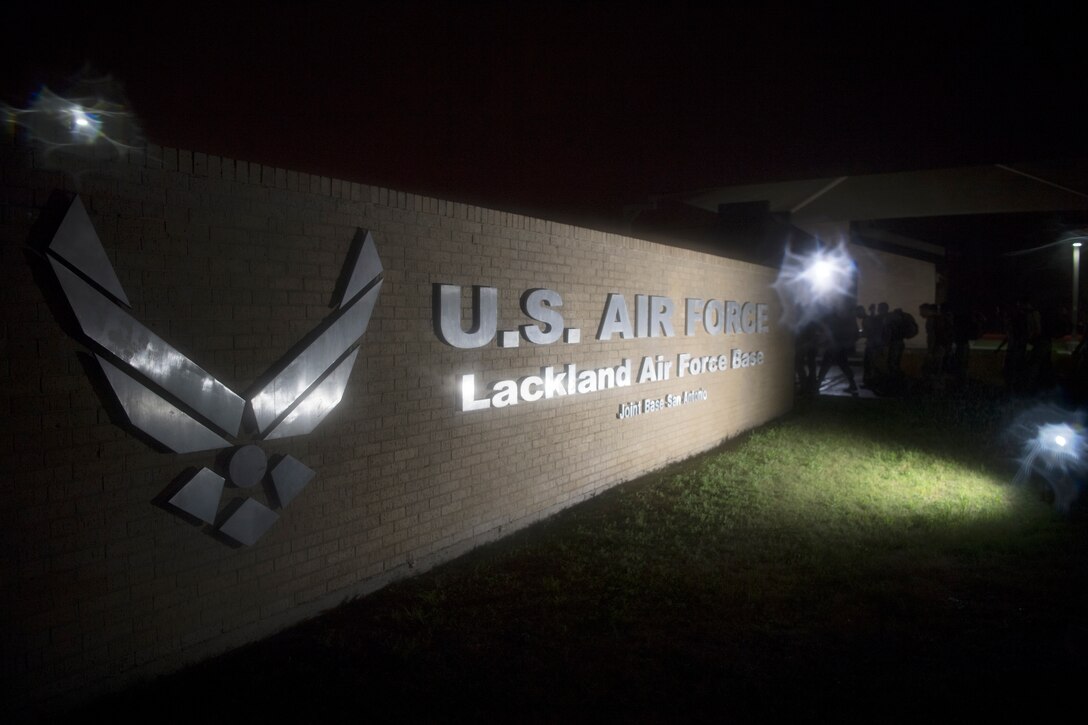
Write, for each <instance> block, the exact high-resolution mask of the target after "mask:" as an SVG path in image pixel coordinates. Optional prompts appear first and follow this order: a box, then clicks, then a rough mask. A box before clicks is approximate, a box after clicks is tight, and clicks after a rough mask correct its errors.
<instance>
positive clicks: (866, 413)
mask: <svg viewBox="0 0 1088 725" xmlns="http://www.w3.org/2000/svg"><path fill="white" fill-rule="evenodd" d="M1012 412H1013V407H1012V404H1011V403H1008V402H1006V401H1003V400H1001V399H999V398H997V397H991V396H988V395H986V394H984V393H976V394H974V395H972V396H966V397H946V398H941V399H938V398H918V399H897V400H860V401H859V400H851V399H845V398H840V399H819V400H816V401H814V402H812V403H811V404H808V405H806V406H805V407H802V408H799V409H798V410H797V411H795V412H794V413H793V414H791V415H790V416H789V417H787V418H786V419H784V420H781V421H779V422H777V423H774V424H772V425H769V426H766V427H764V428H762V429H760V430H758V431H755V432H753V433H751V434H749V435H747V436H744V437H743V438H742V439H740V440H737V441H734V442H731V443H730V444H728V445H726V446H724V447H722V448H721V449H719V450H717V451H714V452H712V453H709V454H706V455H703V456H700V457H699V458H697V459H695V460H691V461H687V462H684V463H682V464H677V465H675V466H672V467H670V468H669V469H667V470H663V471H659V472H657V473H655V474H652V475H650V476H647V477H645V478H643V479H641V480H638V481H633V482H631V483H628V484H625V485H623V486H620V487H617V488H615V489H613V490H611V491H609V492H607V493H604V494H602V495H600V496H598V497H597V498H595V499H594V500H592V501H590V502H587V503H585V504H583V505H580V506H578V507H575V508H573V509H570V510H568V511H566V512H564V513H562V514H560V515H558V516H556V517H553V518H552V519H550V520H548V521H545V522H543V523H541V524H538V525H536V526H533V527H531V528H530V529H527V530H525V531H522V532H519V533H517V534H515V535H513V536H510V537H508V538H506V539H504V540H502V541H500V542H498V543H495V544H493V545H489V546H486V547H483V548H481V549H479V550H477V551H475V552H473V553H471V554H470V555H468V556H465V557H463V558H461V559H459V560H457V561H454V562H451V563H449V564H446V565H444V566H441V567H439V568H436V569H434V570H432V571H430V572H427V573H424V574H422V575H420V576H417V577H415V578H413V579H411V580H407V581H403V582H400V583H397V584H394V585H391V586H389V587H387V588H386V589H384V590H382V591H380V592H378V593H376V594H374V595H372V596H370V597H367V598H365V599H362V600H359V601H355V602H350V603H347V604H345V605H343V606H341V607H339V608H338V609H336V610H334V611H332V612H329V613H328V614H326V615H324V616H322V617H320V618H318V619H315V620H311V621H309V622H306V623H303V624H301V625H299V626H296V627H294V628H292V629H290V630H287V631H285V632H283V633H281V634H279V635H277V636H276V637H273V638H271V639H269V640H266V641H263V642H260V643H257V644H254V645H251V646H248V647H245V648H243V649H241V650H238V651H235V652H232V653H230V654H227V655H225V656H223V657H220V658H217V659H215V660H212V661H209V662H206V663H203V664H201V665H199V666H196V667H194V668H190V669H188V670H186V671H183V672H181V673H178V674H176V675H173V676H170V677H167V678H162V679H160V680H157V681H155V682H152V683H149V684H147V685H142V686H140V687H136V688H133V689H132V690H130V691H128V692H126V693H124V694H122V695H121V696H118V697H112V698H109V699H107V700H104V701H100V702H98V703H95V704H94V705H93V707H92V708H90V709H93V710H96V711H98V712H101V713H103V714H106V713H108V715H106V716H107V717H109V718H110V719H111V720H114V721H116V720H117V719H118V717H120V718H121V719H124V720H126V721H127V720H129V719H131V720H132V721H146V722H162V721H164V720H166V721H175V720H176V721H178V722H183V721H184V722H192V721H194V719H195V720H196V721H198V722H199V721H209V720H211V721H238V720H239V718H244V719H245V721H247V722H255V723H260V722H266V721H269V720H271V721H291V722H316V721H322V720H332V721H335V722H342V721H345V720H348V721H353V722H354V721H360V722H362V721H366V720H369V719H372V718H377V719H379V720H393V721H400V720H410V721H415V720H434V721H445V720H463V719H474V720H480V721H495V722H523V721H548V722H567V721H572V720H573V721H587V720H599V719H602V718H603V719H605V720H612V721H639V722H643V721H651V722H672V721H677V720H693V719H697V720H713V721H728V720H731V719H736V720H742V721H764V720H767V719H775V720H778V719H784V718H785V717H787V716H795V715H800V716H802V717H806V718H820V719H823V718H829V717H833V716H836V717H842V716H846V717H849V718H851V719H852V720H859V721H866V722H871V721H876V722H886V721H891V720H911V721H916V720H919V719H922V718H923V717H924V718H925V719H926V720H938V721H946V720H952V719H958V718H960V717H966V718H974V717H977V716H980V715H983V714H990V715H994V714H996V715H999V716H1000V715H1004V716H1011V715H1013V714H1014V713H1015V712H1017V711H1018V710H1019V709H1021V708H1024V709H1025V711H1026V712H1027V713H1030V714H1031V715H1032V716H1033V719H1037V718H1038V717H1040V716H1042V715H1045V714H1047V713H1057V712H1060V711H1062V710H1064V707H1065V706H1066V705H1067V704H1069V705H1072V706H1073V707H1074V708H1076V707H1077V705H1078V704H1079V703H1080V702H1081V701H1082V699H1083V692H1084V688H1085V686H1086V685H1088V679H1086V673H1088V622H1086V620H1085V613H1086V612H1088V609H1086V605H1088V558H1086V554H1088V526H1086V523H1085V517H1084V516H1082V515H1080V514H1079V512H1078V511H1077V510H1074V512H1073V514H1072V515H1070V514H1065V515H1062V514H1058V513H1056V512H1055V510H1054V507H1053V506H1052V505H1051V504H1049V503H1048V502H1047V501H1046V500H1045V498H1046V497H1045V496H1044V495H1041V489H1040V486H1039V485H1038V484H1039V481H1038V480H1035V481H1033V482H1030V483H1028V484H1026V485H1013V484H1011V483H1010V482H1011V481H1012V479H1013V477H1014V475H1015V473H1016V463H1015V461H1014V460H1013V456H1014V454H1015V451H1013V450H1011V449H1010V448H1009V447H1008V446H1007V445H1006V444H1005V443H1004V442H1003V438H1002V437H1001V435H1000V434H1001V432H1002V431H1003V430H1004V428H1005V427H1006V426H1007V424H1008V422H1009V420H1010V419H1011V414H1012ZM87 709H88V708H85V709H84V710H83V712H81V713H80V716H81V719H82V718H83V717H85V716H86V714H87ZM1077 709H1079V708H1077Z"/></svg>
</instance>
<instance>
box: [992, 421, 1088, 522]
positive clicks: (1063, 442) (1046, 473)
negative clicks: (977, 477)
mask: <svg viewBox="0 0 1088 725" xmlns="http://www.w3.org/2000/svg"><path fill="white" fill-rule="evenodd" d="M1062 418H1064V419H1065V422H1048V419H1049V421H1055V420H1059V421H1060V420H1061V419H1062ZM1083 421H1084V415H1083V413H1080V412H1077V413H1069V412H1065V411H1061V410H1059V409H1057V408H1055V407H1053V406H1040V407H1037V408H1035V409H1033V410H1031V411H1028V412H1026V413H1025V414H1024V415H1022V416H1021V419H1020V421H1019V422H1018V423H1017V424H1016V425H1015V426H1014V429H1013V430H1012V431H1010V433H1011V434H1012V435H1014V436H1017V437H1019V438H1020V440H1021V441H1022V443H1021V450H1020V470H1019V471H1018V472H1017V474H1016V478H1015V481H1016V482H1017V483H1025V482H1027V481H1028V480H1029V479H1030V478H1031V477H1032V475H1038V476H1041V477H1042V478H1043V479H1044V480H1045V481H1046V482H1047V484H1048V485H1049V486H1050V488H1051V490H1052V491H1053V492H1054V502H1055V504H1056V505H1057V507H1058V508H1059V509H1061V510H1068V509H1069V507H1070V506H1071V505H1072V503H1073V501H1075V500H1076V499H1077V497H1078V495H1079V493H1080V487H1081V485H1083V481H1079V480H1078V479H1080V478H1081V477H1082V476H1083V475H1084V473H1085V470H1086V467H1088V437H1086V436H1085V431H1084V424H1083Z"/></svg>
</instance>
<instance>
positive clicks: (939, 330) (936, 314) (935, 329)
mask: <svg viewBox="0 0 1088 725" xmlns="http://www.w3.org/2000/svg"><path fill="white" fill-rule="evenodd" d="M918 316H919V317H921V318H922V319H923V320H925V323H924V324H925V328H926V360H925V362H924V363H923V364H922V375H923V376H925V377H927V378H934V377H936V376H938V375H940V374H941V373H942V372H943V371H944V366H945V356H946V355H947V354H948V342H949V340H948V338H949V335H948V331H947V329H946V328H947V325H946V319H945V316H944V315H942V314H941V309H940V307H938V306H937V305H934V304H928V303H925V304H922V305H919V306H918Z"/></svg>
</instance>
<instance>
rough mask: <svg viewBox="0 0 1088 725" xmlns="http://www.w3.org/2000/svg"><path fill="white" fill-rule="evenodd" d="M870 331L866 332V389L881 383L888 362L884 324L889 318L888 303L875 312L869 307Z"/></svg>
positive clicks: (864, 377)
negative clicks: (883, 369) (882, 371)
mask: <svg viewBox="0 0 1088 725" xmlns="http://www.w3.org/2000/svg"><path fill="white" fill-rule="evenodd" d="M869 313H870V314H869V329H868V330H867V331H866V332H865V362H864V372H863V373H862V378H861V379H862V382H863V383H864V384H865V386H866V387H869V386H873V385H875V384H877V383H878V382H880V375H881V368H882V367H884V365H885V363H886V361H887V347H886V346H885V341H884V322H885V321H886V320H887V317H888V303H887V302H881V303H880V304H879V305H877V307H876V312H875V313H874V312H873V306H872V305H869Z"/></svg>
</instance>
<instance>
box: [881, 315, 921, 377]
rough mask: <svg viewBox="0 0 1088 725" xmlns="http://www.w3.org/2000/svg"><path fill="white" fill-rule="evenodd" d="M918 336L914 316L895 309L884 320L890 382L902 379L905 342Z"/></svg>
mask: <svg viewBox="0 0 1088 725" xmlns="http://www.w3.org/2000/svg"><path fill="white" fill-rule="evenodd" d="M917 334H918V323H917V322H915V321H914V316H913V315H911V314H910V313H907V312H903V310H901V309H900V308H898V307H896V308H895V309H894V310H892V311H891V312H889V313H888V315H887V317H886V318H885V320H884V340H885V343H886V344H887V348H888V376H889V377H890V378H891V379H892V380H900V379H901V378H902V377H903V367H902V363H903V351H904V350H905V349H906V340H909V339H910V338H912V337H914V336H915V335H917Z"/></svg>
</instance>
